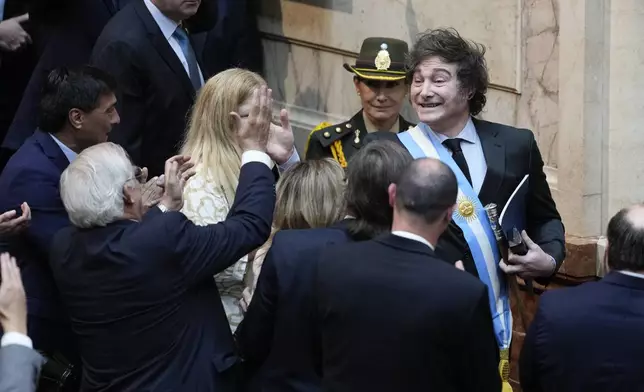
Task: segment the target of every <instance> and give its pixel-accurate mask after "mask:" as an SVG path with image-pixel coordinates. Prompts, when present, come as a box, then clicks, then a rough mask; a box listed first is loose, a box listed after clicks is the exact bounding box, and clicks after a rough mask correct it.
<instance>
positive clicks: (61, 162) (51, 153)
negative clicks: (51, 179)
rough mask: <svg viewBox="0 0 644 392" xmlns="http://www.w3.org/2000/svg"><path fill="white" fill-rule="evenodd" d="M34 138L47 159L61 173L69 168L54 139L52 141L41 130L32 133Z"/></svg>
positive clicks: (67, 161)
mask: <svg viewBox="0 0 644 392" xmlns="http://www.w3.org/2000/svg"><path fill="white" fill-rule="evenodd" d="M34 137H35V138H36V141H37V142H38V144H40V147H41V148H42V151H43V152H44V153H45V155H46V156H47V158H49V159H50V160H51V161H52V162H53V163H54V165H56V167H58V168H59V169H60V172H61V173H62V172H63V171H65V169H67V166H69V160H68V159H67V157H66V156H65V153H63V150H61V149H60V147H59V146H58V144H56V142H55V141H54V139H52V137H51V136H50V135H49V134H48V133H46V132H43V131H41V130H36V132H34Z"/></svg>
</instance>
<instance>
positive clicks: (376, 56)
mask: <svg viewBox="0 0 644 392" xmlns="http://www.w3.org/2000/svg"><path fill="white" fill-rule="evenodd" d="M408 51H409V48H408V46H407V43H406V42H405V41H401V40H398V39H393V38H380V37H372V38H367V39H365V40H364V42H363V43H362V47H361V48H360V54H359V56H358V60H357V61H356V64H355V65H349V64H344V68H345V69H346V70H347V71H349V72H351V73H353V74H354V76H353V84H354V86H355V88H356V93H357V94H358V96H359V97H360V99H361V101H362V109H361V110H360V111H359V112H358V113H356V114H355V115H354V116H353V117H352V118H351V119H350V120H349V121H347V122H344V123H340V124H335V125H331V124H329V123H322V124H320V125H319V126H318V127H316V128H315V129H314V130H313V131H311V133H310V134H309V138H308V141H307V143H306V159H320V158H326V157H332V158H334V159H335V160H336V161H338V162H339V163H340V165H342V167H346V166H347V162H348V161H349V160H350V159H351V157H352V156H353V154H355V153H356V152H357V151H358V150H359V149H360V147H362V145H363V143H364V138H365V136H367V134H368V133H371V132H375V131H390V132H394V133H398V132H401V131H406V130H407V129H409V128H412V127H414V124H411V123H409V122H408V121H407V120H405V119H404V118H403V117H402V116H401V115H400V110H401V108H402V105H403V103H404V100H405V96H406V95H407V91H408V90H409V86H408V84H407V80H406V73H405V57H406V55H407V53H408Z"/></svg>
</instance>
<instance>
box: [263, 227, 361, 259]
mask: <svg viewBox="0 0 644 392" xmlns="http://www.w3.org/2000/svg"><path fill="white" fill-rule="evenodd" d="M348 238H349V237H348V234H347V232H346V230H344V229H343V228H341V227H339V226H334V227H325V228H315V229H290V230H280V231H278V232H277V233H275V236H274V238H273V244H272V245H271V248H273V247H274V248H275V250H282V251H287V252H289V253H290V252H298V251H302V250H307V249H310V248H317V247H324V246H325V245H327V244H329V243H340V242H345V241H348Z"/></svg>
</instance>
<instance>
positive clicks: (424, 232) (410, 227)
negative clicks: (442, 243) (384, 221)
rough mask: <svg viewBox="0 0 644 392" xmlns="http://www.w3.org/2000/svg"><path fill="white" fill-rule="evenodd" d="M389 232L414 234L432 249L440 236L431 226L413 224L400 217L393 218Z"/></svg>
mask: <svg viewBox="0 0 644 392" xmlns="http://www.w3.org/2000/svg"><path fill="white" fill-rule="evenodd" d="M391 231H406V232H407V233H412V234H416V235H417V236H420V237H423V238H424V239H425V240H426V241H427V242H429V243H430V244H432V245H433V246H434V247H436V244H437V243H438V237H440V235H441V233H439V232H438V230H437V229H436V228H435V227H434V226H433V225H420V224H414V223H412V222H409V221H407V220H405V219H404V218H400V217H394V221H393V223H392V225H391Z"/></svg>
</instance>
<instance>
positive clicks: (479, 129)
mask: <svg viewBox="0 0 644 392" xmlns="http://www.w3.org/2000/svg"><path fill="white" fill-rule="evenodd" d="M5 2H6V4H3V2H0V10H4V11H5V12H6V16H7V17H4V16H3V15H2V14H0V20H2V22H1V23H0V56H2V57H0V61H2V62H0V76H2V78H6V79H2V78H0V79H1V80H2V82H3V83H4V81H5V80H10V79H12V78H11V77H10V76H7V75H6V74H5V70H7V69H8V70H11V71H10V72H17V70H18V69H20V70H21V72H28V73H29V74H28V75H27V76H25V74H23V73H21V74H20V77H16V78H15V80H14V81H12V83H13V84H11V88H10V89H9V90H10V91H12V94H14V93H15V91H23V92H24V94H23V93H22V92H20V93H19V95H17V96H13V98H14V99H13V100H12V101H11V102H13V106H11V105H8V106H6V107H5V106H3V108H2V117H0V119H1V120H2V121H3V122H1V123H0V125H1V126H3V127H4V129H3V130H4V131H6V130H7V129H8V132H7V133H6V137H5V142H4V145H3V147H4V150H3V153H4V154H5V157H6V158H7V162H6V166H5V167H4V169H3V170H2V173H1V174H0V211H3V212H4V213H3V214H2V215H0V239H1V241H0V246H1V248H2V249H0V251H1V252H2V253H1V256H0V266H1V274H2V275H1V278H2V281H1V283H0V324H1V326H2V332H3V335H2V340H1V342H0V345H1V348H0V392H1V391H34V390H39V391H79V390H80V391H119V392H122V391H246V390H248V391H306V392H313V391H321V390H328V391H362V390H369V391H391V390H401V391H407V390H436V391H467V392H470V391H484V392H487V391H501V390H502V391H508V390H509V389H508V388H510V385H509V379H508V373H509V369H508V366H509V364H508V361H509V352H510V351H509V350H510V344H516V343H515V342H512V312H511V309H510V295H511V294H510V290H509V282H510V280H511V279H515V276H519V277H521V278H523V279H524V280H526V281H531V280H535V281H536V282H538V283H540V284H544V285H547V284H548V283H549V281H550V279H551V278H552V276H553V275H554V273H555V272H556V271H557V269H558V268H559V266H560V265H561V263H562V261H563V260H564V257H565V246H564V244H565V241H564V226H563V224H562V222H561V218H560V216H559V214H558V212H557V209H556V206H555V203H554V201H553V199H552V195H551V193H550V189H549V187H548V184H547V182H546V176H545V174H544V171H543V165H544V164H543V160H542V158H541V154H540V152H539V148H538V146H537V144H536V141H535V138H534V135H533V134H532V132H530V131H529V130H525V129H516V128H514V127H511V126H507V125H503V124H498V123H492V122H488V121H484V120H481V119H479V118H477V117H475V116H477V115H478V114H479V113H481V111H482V110H483V108H484V106H485V103H486V92H487V87H488V84H489V77H488V72H487V67H486V63H485V57H484V54H485V50H484V48H483V47H482V46H481V45H478V44H476V43H474V42H471V41H468V40H466V39H464V38H462V37H461V36H460V35H459V33H458V32H457V31H456V30H454V29H434V30H429V31H427V32H425V33H423V34H421V35H420V36H419V37H418V38H417V40H416V41H415V42H414V43H413V46H412V47H411V49H410V48H409V46H408V44H407V43H406V42H404V41H401V40H397V39H393V38H386V37H371V38H367V39H365V41H364V43H363V45H362V48H361V50H360V54H359V57H358V59H357V61H356V63H355V64H353V65H350V64H345V65H344V68H345V69H346V70H347V71H349V72H351V73H352V74H353V83H354V86H355V88H356V93H357V95H358V96H359V97H360V100H361V103H362V110H361V111H360V112H358V113H357V114H356V115H354V116H353V117H352V118H351V119H350V120H349V121H347V122H343V123H340V124H328V123H327V124H321V125H320V126H319V127H317V128H316V129H314V130H313V131H312V132H311V134H310V137H309V139H308V141H307V146H306V150H305V151H304V153H303V156H304V157H305V158H306V159H305V160H303V161H301V159H300V154H299V152H298V151H297V149H296V148H295V145H294V137H293V131H292V129H291V125H290V121H289V114H288V112H287V111H286V110H282V111H281V112H279V114H278V115H275V116H274V110H273V98H272V91H271V89H270V88H269V87H268V86H267V83H266V81H265V80H264V79H263V78H262V76H261V75H260V74H259V73H257V72H254V71H253V70H252V68H253V67H254V66H256V65H257V64H258V61H260V62H261V60H258V58H257V57H259V58H260V59H261V56H257V53H261V52H253V53H254V54H253V55H250V56H249V57H244V56H245V55H243V54H242V53H245V52H246V51H247V48H248V47H252V45H259V42H258V40H254V39H253V37H254V36H253V34H252V28H249V29H240V28H238V26H237V24H236V23H235V22H234V20H245V18H248V16H249V12H248V11H247V9H246V8H245V5H243V4H241V3H239V4H238V3H237V2H233V1H220V2H213V1H209V0H130V1H125V0H119V1H112V0H104V1H103V0H95V1H84V0H74V1H72V0H67V1H65V2H63V3H60V4H59V3H56V4H54V3H53V2H47V1H43V2H33V3H32V2H26V3H25V4H23V6H19V5H18V3H16V2H15V1H12V0H5ZM235 18H238V19H235ZM249 31H250V33H249ZM43 32H44V34H45V35H46V36H48V38H47V39H46V40H43V41H39V38H38V37H39V35H40V34H43ZM229 33H234V34H235V38H230V37H228V38H226V39H222V34H224V35H225V34H229ZM255 38H256V37H255ZM253 42H254V43H253ZM238 45H244V47H243V48H242V49H240V47H239V46H238ZM215 46H219V47H225V48H226V50H225V53H226V54H228V55H230V56H239V57H229V58H228V60H226V59H225V58H224V57H221V56H218V55H215V54H216V51H213V48H214V47H215ZM20 50H24V51H22V52H20ZM30 50H31V51H33V52H29V51H30ZM17 51H18V52H17ZM251 52H252V51H251ZM236 53H238V54H236ZM5 56H6V59H7V63H5ZM29 56H34V57H33V59H35V60H33V61H32V62H31V68H29V67H25V68H24V69H21V68H20V67H17V68H16V66H15V64H20V62H24V61H26V60H25V59H27V58H28V57H29ZM14 62H15V63H14ZM4 64H9V66H7V67H8V68H4ZM12 64H14V65H12ZM24 64H26V63H24ZM86 64H87V65H86ZM249 68H250V69H249ZM260 68H261V66H260ZM3 86H4V85H3ZM20 89H22V90H20ZM0 96H1V97H2V98H1V99H2V101H0V103H3V105H4V103H5V102H8V100H10V99H9V98H11V96H9V95H5V94H4V93H3V94H0ZM16 97H22V98H21V101H20V102H18V101H17V100H16V99H15V98H16ZM405 99H408V100H409V101H410V103H411V106H412V107H413V109H414V110H415V112H416V114H417V117H418V119H419V120H420V122H419V123H418V124H412V123H409V122H408V121H407V120H405V119H404V118H403V117H402V116H401V115H400V111H401V107H402V104H403V102H404V101H405ZM10 112H11V113H12V114H11V117H10V118H11V119H10V120H8V118H9V115H8V113H10ZM35 114H37V115H35ZM525 176H528V178H529V183H528V184H529V185H528V192H527V195H526V197H525V211H524V215H525V222H526V225H525V230H524V231H522V232H521V237H522V238H521V239H522V241H523V243H524V244H525V246H526V252H524V253H522V254H519V253H514V252H509V253H508V254H507V256H505V257H502V255H503V249H502V245H501V246H499V243H498V241H497V238H496V237H495V232H494V230H493V226H494V225H495V224H496V223H495V222H494V221H493V217H492V216H490V215H487V212H486V211H487V207H489V206H490V205H491V204H495V205H496V206H497V207H498V208H503V206H504V205H506V204H507V203H508V200H509V199H510V198H511V195H512V193H513V192H514V190H515V189H516V187H517V186H518V185H519V184H520V183H521V181H522V180H523V179H524V178H525ZM484 206H485V207H484ZM643 211H644V207H642V206H634V207H631V208H626V209H624V210H622V211H620V212H619V213H618V214H617V215H616V216H615V217H613V219H612V220H611V222H610V224H609V226H608V232H607V238H608V242H609V247H608V252H607V255H606V263H607V269H608V270H609V271H610V272H609V273H608V275H607V276H606V278H604V279H603V280H602V281H600V282H596V283H590V284H586V285H582V286H580V287H577V288H573V289H566V290H553V291H549V292H547V293H546V294H544V295H543V296H542V299H541V303H540V306H539V310H538V312H537V314H536V316H535V319H534V322H533V323H532V325H531V326H530V329H529V331H528V333H527V336H526V338H525V343H524V348H523V351H522V354H521V361H520V363H521V365H520V378H521V384H522V388H523V390H525V391H528V392H529V391H557V390H565V391H582V390H583V391H586V390H611V391H621V390H627V389H628V388H633V387H634V388H635V389H637V388H638V386H641V385H644V380H642V376H641V375H640V374H641V372H640V371H639V369H640V368H639V366H638V365H637V363H639V361H640V360H641V359H640V358H641V355H639V354H641V346H639V345H638V344H636V341H637V335H636V333H637V332H639V327H641V326H642V322H641V316H640V315H641V314H642V311H640V309H641V307H642V306H641V304H640V302H641V300H640V297H641V294H640V293H642V292H643V291H642V290H643V289H644V285H643V283H642V282H644V281H643V280H642V279H643V278H644V264H643V263H642V262H641V261H640V259H641V257H640V255H641V253H642V252H643V251H644V236H643V234H644V231H642V227H643V225H642V222H644V213H643ZM599 333H601V334H602V335H603V336H606V335H607V336H608V337H607V338H606V339H603V340H602V341H601V342H597V345H596V346H593V347H588V346H587V345H586V342H587V340H588V339H589V337H592V336H594V335H597V334H599ZM629 390H630V389H629Z"/></svg>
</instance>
